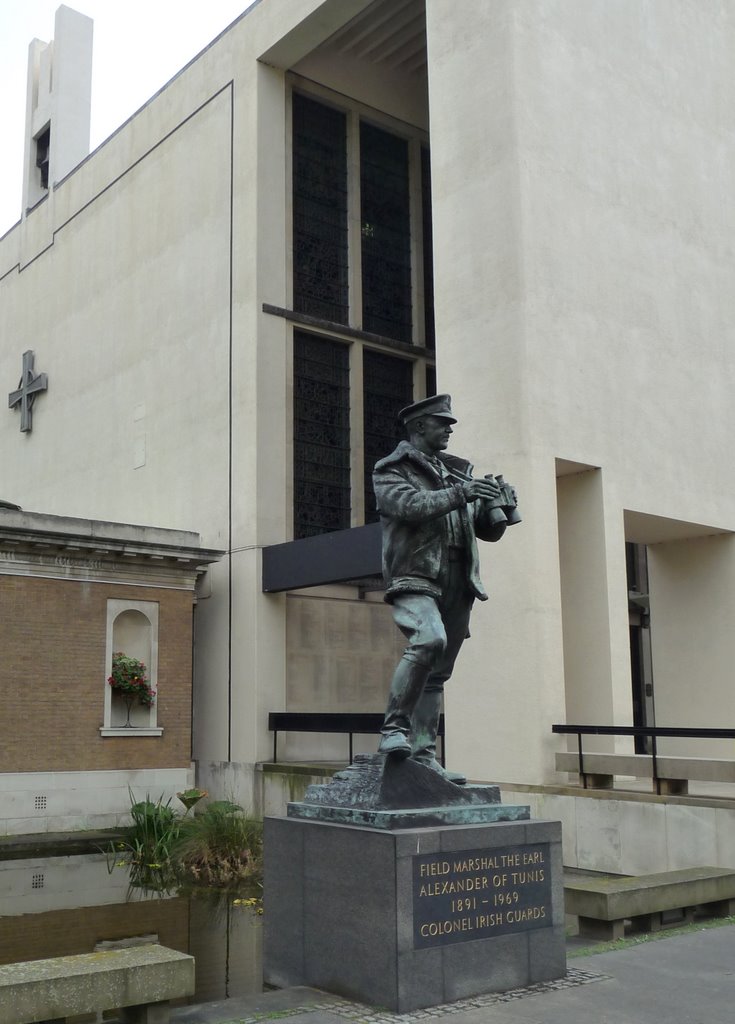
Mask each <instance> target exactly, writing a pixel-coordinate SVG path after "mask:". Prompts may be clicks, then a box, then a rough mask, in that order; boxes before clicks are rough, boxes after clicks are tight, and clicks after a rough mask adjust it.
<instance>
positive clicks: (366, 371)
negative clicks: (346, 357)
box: [363, 348, 413, 523]
mask: <svg viewBox="0 0 735 1024" xmlns="http://www.w3.org/2000/svg"><path fill="white" fill-rule="evenodd" d="M412 398H413V364H412V363H410V362H409V361H408V360H407V359H397V358H395V356H387V355H384V354H383V353H382V352H374V351H373V350H372V349H367V348H366V349H364V350H363V410H364V412H363V418H364V427H363V429H364V438H365V441H364V444H365V522H366V523H374V522H377V520H378V513H377V510H376V508H375V495H374V494H373V482H372V476H373V467H374V465H375V463H376V462H377V461H378V459H382V458H383V457H384V456H385V455H389V454H390V452H391V451H392V450H393V449H394V448H395V446H396V444H397V443H398V441H400V440H401V439H402V438H403V437H404V436H405V434H404V431H403V430H402V428H401V427H400V425H399V423H398V419H397V415H398V412H399V411H400V410H401V409H403V408H404V407H405V406H406V405H410V404H411V401H412Z"/></svg>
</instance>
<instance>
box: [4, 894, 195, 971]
mask: <svg viewBox="0 0 735 1024" xmlns="http://www.w3.org/2000/svg"><path fill="white" fill-rule="evenodd" d="M149 934H157V935H158V941H159V942H160V943H161V945H162V946H168V947H169V948H170V949H178V950H179V952H181V953H188V952H189V900H188V898H186V897H183V896H178V897H176V898H175V899H170V900H144V901H142V902H132V903H121V904H111V905H109V906H103V907H84V908H81V909H75V910H50V911H47V912H46V913H43V914H25V915H24V916H23V917H22V918H18V917H0V964H12V963H16V962H22V961H24V960H45V959H46V958H47V957H54V956H72V955H74V954H76V953H92V952H93V951H94V947H95V945H96V943H98V942H105V941H114V940H116V939H127V938H130V937H132V936H136V935H149Z"/></svg>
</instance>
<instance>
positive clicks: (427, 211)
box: [421, 146, 435, 394]
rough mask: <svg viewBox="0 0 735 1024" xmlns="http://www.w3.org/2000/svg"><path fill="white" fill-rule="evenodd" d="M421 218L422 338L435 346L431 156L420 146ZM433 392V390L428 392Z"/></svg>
mask: <svg viewBox="0 0 735 1024" xmlns="http://www.w3.org/2000/svg"><path fill="white" fill-rule="evenodd" d="M421 218H422V222H423V223H422V241H423V250H424V338H425V341H426V347H427V348H430V349H433V348H434V346H435V332H434V249H433V245H432V235H431V231H432V228H431V156H430V154H429V150H428V147H427V146H422V147H421ZM428 393H429V394H435V392H428Z"/></svg>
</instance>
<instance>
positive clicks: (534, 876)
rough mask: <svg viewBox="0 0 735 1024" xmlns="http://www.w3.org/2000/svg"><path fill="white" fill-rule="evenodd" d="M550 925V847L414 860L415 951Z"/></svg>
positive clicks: (527, 846)
mask: <svg viewBox="0 0 735 1024" xmlns="http://www.w3.org/2000/svg"><path fill="white" fill-rule="evenodd" d="M551 925H552V920H551V866H550V863H549V844H548V843H528V844H524V845H520V846H504V847H498V848H493V849H489V850H487V851H483V850H477V849H474V850H460V851H458V852H453V853H429V854H417V855H416V856H415V857H414V858H413V939H414V942H413V945H414V949H424V948H426V947H428V946H444V945H448V944H449V943H452V942H469V941H471V940H472V939H487V938H492V937H493V936H495V935H505V934H507V933H508V932H521V931H529V930H530V929H533V928H550V927H551Z"/></svg>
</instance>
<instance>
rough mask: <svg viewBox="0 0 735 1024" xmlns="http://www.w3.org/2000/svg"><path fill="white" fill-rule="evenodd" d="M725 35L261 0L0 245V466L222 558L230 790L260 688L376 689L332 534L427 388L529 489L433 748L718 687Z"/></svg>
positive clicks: (577, 15) (724, 462)
mask: <svg viewBox="0 0 735 1024" xmlns="http://www.w3.org/2000/svg"><path fill="white" fill-rule="evenodd" d="M733 44H735V12H734V11H733V9H732V8H731V6H729V5H707V4H699V5H695V4H691V3H689V2H686V0H672V2H669V0H653V2H650V3H640V2H639V0H621V2H619V3H615V4H610V3H608V2H607V0H565V2H564V3H549V2H547V0H528V2H524V3H522V4H519V3H515V2H513V0H494V2H493V3H487V2H486V0H462V3H459V4H458V3H456V2H455V0H426V2H424V0H398V2H396V0H299V2H298V3H294V2H293V0H261V2H260V3H257V4H255V5H253V6H252V7H251V8H250V9H248V10H247V11H246V12H245V13H244V14H243V16H242V17H241V18H240V19H239V20H238V21H236V22H235V23H234V24H233V25H232V26H230V28H229V29H228V30H227V31H225V32H224V33H223V34H222V35H221V36H219V37H218V38H217V39H216V40H214V41H213V42H212V43H211V45H209V46H208V47H207V48H206V49H205V50H203V51H202V53H201V54H200V55H199V56H198V57H197V58H196V59H195V60H193V61H192V62H191V63H190V64H189V65H187V67H186V68H184V69H182V71H181V72H180V74H178V75H177V76H176V77H175V78H174V79H173V80H172V81H171V82H170V83H169V84H168V85H167V86H166V87H165V88H164V89H163V90H162V91H161V92H160V93H159V94H157V95H156V96H155V97H153V98H152V99H151V101H150V102H149V103H148V104H146V106H144V107H143V108H142V109H141V110H140V111H138V112H137V113H136V114H135V115H134V116H133V117H132V118H131V119H130V120H129V121H128V122H126V123H125V124H124V125H122V126H121V127H120V129H119V130H118V131H117V132H116V133H115V134H114V135H113V136H111V137H110V138H109V139H108V140H107V141H106V142H105V143H104V144H103V145H101V146H100V147H99V148H98V149H97V150H96V151H95V152H94V153H92V154H90V155H89V156H88V157H87V158H86V159H85V160H84V161H82V162H81V163H80V164H79V166H77V167H76V169H74V170H73V171H72V172H71V173H69V174H67V175H66V176H65V177H64V178H63V179H61V180H58V181H52V182H50V183H49V187H48V189H47V191H46V193H45V195H44V196H43V197H42V199H41V200H40V202H39V203H37V204H36V205H35V206H34V207H33V208H32V209H30V210H27V211H24V213H23V216H22V218H21V220H20V222H19V224H18V225H17V226H16V227H15V228H13V229H12V230H11V231H10V232H9V233H8V234H7V235H6V236H5V237H4V238H3V239H0V316H1V317H2V333H1V335H0V337H1V338H2V340H1V341H0V377H2V379H3V380H4V381H6V386H7V390H8V391H9V392H10V391H11V389H12V388H14V387H15V383H16V381H17V380H18V373H19V371H20V369H21V359H22V354H23V352H25V351H31V350H32V351H33V352H34V355H35V370H34V372H44V373H46V374H47V375H48V381H47V383H48V387H47V389H46V390H45V391H42V392H38V393H36V396H35V404H34V406H33V427H32V431H31V432H26V433H22V432H21V431H20V429H19V413H18V410H17V409H13V410H9V411H7V412H6V413H5V415H4V416H3V417H2V418H0V450H1V451H2V464H3V489H4V495H5V496H6V497H7V498H11V499H12V500H14V501H16V502H18V503H20V504H22V505H23V506H24V507H25V508H35V509H42V510H45V511H49V512H53V513H58V514H63V515H73V516H89V515H94V516H99V517H102V518H117V519H119V518H122V519H125V520H128V521H131V522H141V521H142V522H149V523H156V524H158V525H160V526H164V527H168V528H170V529H175V530H196V531H197V532H198V533H199V534H200V535H201V537H202V541H203V543H204V544H206V545H209V546H211V547H213V548H219V549H224V550H225V551H226V554H225V556H224V557H223V559H222V560H221V561H220V562H219V563H217V564H216V565H213V566H212V569H211V570H210V572H209V574H208V577H209V586H211V597H210V598H209V599H208V600H207V601H202V602H201V603H200V604H199V605H198V607H197V616H196V618H197V622H196V631H197V642H196V651H195V692H194V731H195V739H194V753H195V757H196V760H197V761H198V764H199V770H200V779H201V780H202V781H204V782H206V780H207V778H209V777H211V776H212V773H213V772H216V771H217V770H218V768H221V767H222V766H228V770H230V771H231V772H232V773H233V775H232V777H233V778H234V777H236V778H237V779H239V783H238V785H239V784H241V785H242V792H243V794H244V799H245V800H247V791H248V787H249V785H250V782H251V780H252V772H253V766H254V765H255V764H256V763H257V762H258V761H261V760H265V759H268V757H269V756H270V749H271V747H270V737H269V735H268V730H267V715H268V712H269V711H276V710H282V709H288V708H289V707H293V708H298V709H301V710H321V709H323V710H369V711H375V710H379V709H380V707H381V706H382V704H383V701H384V694H385V689H386V686H387V679H386V675H387V672H388V664H389V663H390V662H391V661H392V660H393V658H394V655H395V650H396V649H397V648H398V647H399V639H398V638H397V637H396V635H395V633H394V631H393V626H392V624H391V622H390V616H389V614H388V612H387V610H386V609H385V608H384V606H383V605H382V604H381V595H380V592H379V590H375V589H373V588H374V587H375V586H376V583H375V579H374V572H375V568H376V567H375V566H374V565H372V564H364V565H363V564H361V563H360V562H359V559H357V562H356V563H355V564H359V565H360V568H359V571H356V572H355V574H354V576H353V577H351V578H349V579H347V580H345V579H344V577H343V576H341V574H340V571H339V568H338V566H337V560H336V559H334V558H332V555H333V554H334V552H335V551H336V550H337V549H338V547H339V545H340V544H341V543H342V542H343V541H344V537H345V534H344V531H345V530H346V531H348V534H347V537H348V538H350V537H351V538H353V543H352V551H353V554H354V549H355V548H358V549H359V550H364V551H367V550H368V547H369V544H368V539H367V537H368V535H367V534H364V533H358V532H357V531H358V530H360V529H367V530H368V531H369V530H371V529H372V530H375V529H376V526H375V523H374V522H373V520H374V518H375V512H374V509H373V508H372V506H371V498H370V493H369V489H368V488H366V486H365V478H366V474H367V475H369V470H370V465H371V459H372V460H373V461H374V459H375V457H376V454H383V453H384V452H385V451H387V450H389V449H390V447H391V446H392V445H393V443H394V441H395V439H396V438H395V433H394V430H393V427H392V415H393V412H394V411H395V410H396V409H397V408H399V407H400V406H401V405H405V404H406V403H407V401H410V400H411V399H414V400H416V399H420V398H421V397H423V396H425V395H426V394H429V393H431V391H433V390H434V388H437V389H438V390H439V391H442V392H444V391H446V392H450V393H451V394H452V396H453V402H454V408H455V410H456V412H457V414H458V416H459V421H460V422H459V424H458V426H457V428H456V430H455V434H454V437H453V439H452V448H453V450H455V451H456V452H457V453H459V454H462V455H466V456H468V457H471V458H472V459H473V461H474V463H475V465H476V466H477V472H478V473H486V472H491V471H492V472H503V473H504V474H505V476H506V478H507V479H508V480H510V481H512V482H513V483H514V484H515V485H516V486H517V488H518V492H519V495H520V500H521V507H522V511H523V517H524V522H523V524H522V525H521V526H518V527H516V528H514V530H513V531H512V532H510V533H509V534H508V536H507V538H506V539H504V540H503V542H502V543H501V544H499V545H495V546H493V548H492V549H491V550H489V551H485V552H483V575H484V577H485V579H486V581H487V583H488V585H489V589H490V597H491V599H490V602H488V603H487V604H486V605H483V606H482V607H481V608H478V609H477V610H476V613H475V616H474V619H473V625H472V634H473V635H472V639H471V641H469V642H468V643H467V644H465V646H464V648H463V651H462V655H461V659H460V662H459V663H458V666H457V670H456V673H455V677H454V679H453V680H452V683H451V686H450V687H449V688H448V692H447V730H448V736H447V740H448V742H447V746H448V750H449V752H450V757H451V752H452V750H454V751H455V754H456V759H459V758H460V754H461V764H458V765H457V767H459V768H462V769H465V770H467V772H468V773H469V774H470V775H471V776H473V777H475V778H480V779H496V780H499V781H503V780H513V781H516V782H524V783H529V784H533V783H540V782H554V781H558V780H559V776H558V775H557V774H556V772H555V770H554V753H555V751H556V750H558V749H559V744H560V740H559V739H558V738H557V737H555V736H553V735H552V732H551V726H552V724H554V723H556V722H563V721H565V720H568V721H576V722H590V721H591V722H599V723H608V724H618V725H623V724H630V723H632V722H633V721H638V722H643V721H647V722H649V723H650V722H653V721H654V720H655V721H656V722H657V723H659V724H663V725H701V726H707V725H714V724H717V723H718V722H720V721H722V720H727V721H730V720H735V693H734V692H733V688H732V686H731V685H730V681H729V666H730V665H731V664H732V662H733V658H734V657H735V641H734V640H733V636H734V634H733V631H732V630H731V629H730V628H729V625H728V624H729V622H730V621H731V619H732V616H733V614H734V613H735V548H734V547H733V536H732V531H733V529H735V490H734V489H733V488H732V486H731V485H730V482H729V481H730V478H731V470H730V466H731V451H730V449H731V438H732V436H733V433H734V428H735V422H733V420H734V418H735V411H734V410H735V403H733V402H732V390H733V381H734V380H735V357H734V356H733V353H734V352H735V345H734V344H733V343H732V342H733V326H732V325H733V323H735V293H734V292H733V289H732V286H731V282H732V277H733V269H734V267H733V265H734V263H735V256H734V255H733V249H732V238H733V237H735V230H734V228H735V224H734V223H733V220H734V218H735V214H734V213H733V210H732V206H731V204H729V203H727V202H726V201H723V197H726V196H727V195H728V193H729V190H730V178H731V167H732V165H733V159H734V158H735V131H734V130H733V127H734V125H733V118H734V117H735V114H734V113H733V105H732V103H731V102H730V97H731V96H732V91H733V87H734V85H735V79H734V78H733V67H732V60H731V54H732V50H733ZM53 139H54V134H53V126H52V133H51V141H52V144H53ZM386 424H390V425H389V426H387V427H386ZM91 436H93V437H94V444H91V443H90V437H91ZM349 531H352V532H349ZM325 537H331V538H332V540H331V541H325V540H324V539H323V538H325ZM320 538H321V540H320ZM340 538H342V540H340ZM316 543H325V544H326V548H324V549H322V548H318V554H317V555H316V556H314V557H312V555H313V552H314V551H315V550H317V549H315V548H314V544H316ZM345 543H347V542H345ZM283 545H293V546H291V547H288V548H287V549H284V548H283V547H282V546H283ZM330 545H331V546H330ZM348 547H349V543H348ZM274 549H278V550H279V551H280V553H281V554H283V556H284V558H285V560H286V562H287V563H288V565H289V566H290V569H289V572H290V573H291V575H290V576H288V574H287V576H288V579H289V580H290V583H288V584H287V585H285V587H279V586H266V587H265V589H264V577H263V573H264V567H265V570H266V572H267V570H268V566H269V565H270V564H271V563H270V558H271V555H272V553H273V551H274ZM340 550H342V549H340ZM350 564H353V563H350ZM305 567H309V571H308V572H307V571H306V568H305ZM636 567H637V568H636ZM644 570H645V571H644ZM370 651H380V652H389V653H381V655H380V657H381V659H382V660H381V662H380V667H379V669H377V668H376V667H375V666H376V664H377V662H375V661H370V660H369V659H367V657H366V656H367V654H368V653H369V652H370ZM308 741H309V738H308V737H307V738H297V737H292V738H291V740H290V749H289V756H293V757H298V756H312V757H313V756H314V754H315V753H318V754H319V755H320V756H322V757H325V758H326V757H329V756H330V755H335V754H336V753H341V752H342V750H343V747H342V745H340V744H337V743H336V741H335V745H332V746H330V741H329V740H328V739H325V740H324V742H323V743H320V744H319V749H318V751H315V750H314V748H313V746H312V747H310V746H309V745H308ZM625 743H627V741H625ZM625 743H624V742H623V741H620V743H619V748H620V749H624V747H625ZM683 749H685V752H686V751H688V752H696V751H697V750H698V749H699V748H695V747H691V746H690V747H686V748H683ZM707 752H708V753H712V754H717V753H718V752H719V751H717V750H715V748H714V747H711V748H708V750H707Z"/></svg>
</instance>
